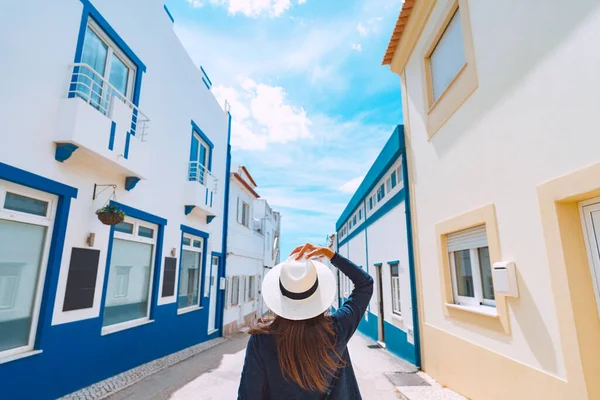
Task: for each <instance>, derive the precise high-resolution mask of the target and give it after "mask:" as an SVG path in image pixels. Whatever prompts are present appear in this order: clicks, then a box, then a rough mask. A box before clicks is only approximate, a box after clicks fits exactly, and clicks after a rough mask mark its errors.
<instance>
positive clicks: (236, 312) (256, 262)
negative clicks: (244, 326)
mask: <svg viewBox="0 0 600 400" xmlns="http://www.w3.org/2000/svg"><path fill="white" fill-rule="evenodd" d="M238 199H239V201H240V204H241V202H242V201H243V202H245V203H247V204H248V205H249V207H250V209H249V215H250V217H249V221H250V224H249V225H250V226H248V227H246V226H244V225H242V224H241V223H239V222H238V218H237V214H238ZM256 204H257V202H256V197H255V196H254V195H253V194H252V193H250V192H249V191H248V189H247V188H245V187H244V186H243V184H242V183H240V182H239V180H238V179H237V178H235V177H233V175H232V177H231V186H230V189H229V214H230V215H229V228H228V232H227V235H228V237H227V252H228V254H227V271H226V274H227V276H228V277H231V276H246V277H247V276H250V275H255V276H256V277H257V278H256V282H258V276H259V275H262V274H263V248H264V245H265V244H264V240H265V239H264V235H263V234H262V233H260V232H257V231H256V230H254V229H253V228H252V216H253V215H255V210H254V207H255V206H256ZM255 293H257V294H258V288H256V290H255ZM256 297H258V296H256ZM239 299H240V300H239V305H238V306H232V307H229V308H226V309H225V312H224V318H223V324H224V325H227V324H229V323H231V322H233V321H236V320H240V318H243V317H244V316H246V315H248V314H250V313H252V312H254V311H256V310H257V309H258V304H257V303H258V302H257V299H253V300H250V301H248V302H245V301H244V300H245V299H244V288H243V286H242V281H241V279H240V287H239Z"/></svg>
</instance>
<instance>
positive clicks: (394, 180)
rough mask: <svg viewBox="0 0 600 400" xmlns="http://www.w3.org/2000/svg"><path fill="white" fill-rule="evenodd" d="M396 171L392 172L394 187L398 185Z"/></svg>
mask: <svg viewBox="0 0 600 400" xmlns="http://www.w3.org/2000/svg"><path fill="white" fill-rule="evenodd" d="M396 183H397V182H396V171H394V172H392V189H393V188H395V187H396Z"/></svg>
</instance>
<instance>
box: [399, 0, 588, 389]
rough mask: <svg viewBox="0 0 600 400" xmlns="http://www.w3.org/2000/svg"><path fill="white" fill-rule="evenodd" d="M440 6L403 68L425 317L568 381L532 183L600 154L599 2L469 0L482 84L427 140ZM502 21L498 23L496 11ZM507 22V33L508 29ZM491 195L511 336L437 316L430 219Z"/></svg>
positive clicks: (433, 220) (436, 271)
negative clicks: (507, 275) (515, 292)
mask: <svg viewBox="0 0 600 400" xmlns="http://www.w3.org/2000/svg"><path fill="white" fill-rule="evenodd" d="M444 7H445V2H442V1H440V2H438V4H437V5H436V6H435V9H434V11H433V12H432V14H431V16H430V18H429V21H428V23H427V25H426V26H425V28H424V31H423V35H422V37H421V38H420V39H419V41H418V43H417V44H416V46H415V48H414V51H413V53H412V56H411V58H410V60H409V62H408V65H407V67H406V79H407V93H404V94H403V96H404V101H406V102H407V104H408V110H409V115H408V118H406V117H405V120H409V121H410V135H411V148H412V152H413V154H414V162H415V164H414V182H415V193H414V194H415V198H416V202H417V204H416V212H417V216H416V218H415V221H416V222H417V223H418V243H419V250H420V254H419V258H420V267H421V276H422V293H423V306H424V313H423V314H424V321H423V322H424V323H425V324H429V325H431V326H433V327H435V328H437V329H441V330H443V331H446V332H449V333H450V334H452V335H455V336H458V337H460V338H462V339H464V340H466V341H469V342H471V343H474V344H476V345H478V346H482V347H484V348H486V349H489V350H491V351H494V352H497V353H500V354H503V355H505V356H507V357H509V358H511V359H513V360H516V361H518V362H521V363H523V364H526V365H529V366H531V367H533V368H537V369H541V370H543V371H545V372H547V373H550V374H553V375H556V376H559V377H562V378H565V366H564V361H563V355H562V353H561V346H560V337H559V331H558V322H557V316H556V311H555V308H556V304H555V301H554V296H553V295H552V291H551V285H550V276H549V271H548V260H547V258H546V249H545V242H544V237H543V234H542V227H541V223H540V212H539V206H538V199H537V194H536V186H538V185H539V184H541V183H543V182H545V181H548V180H550V179H552V178H555V177H557V176H560V175H562V174H565V173H567V172H570V171H574V170H577V169H579V168H582V167H584V166H586V165H589V164H592V163H597V162H598V161H600V157H599V155H598V148H600V135H598V134H597V132H596V128H595V127H596V126H597V115H598V112H597V111H598V108H599V106H600V100H599V99H598V95H597V91H596V90H594V89H595V88H597V87H598V86H600V74H598V67H599V66H600V53H599V52H597V51H590V49H593V48H595V47H596V46H597V39H596V38H598V37H599V36H600V4H599V3H598V2H597V1H595V0H581V1H576V2H569V4H568V7H567V8H566V9H565V3H564V2H561V1H558V0H550V1H546V2H544V4H543V6H540V3H539V2H519V4H518V6H517V7H515V4H514V3H511V2H486V1H469V11H470V20H471V25H472V31H473V41H474V49H475V61H476V67H477V75H478V81H479V87H478V88H477V89H476V90H475V92H474V93H473V94H472V95H471V97H470V98H469V99H468V100H467V101H466V102H465V103H464V104H463V105H462V107H461V108H459V109H458V111H457V112H456V113H455V114H454V115H453V116H452V117H451V118H450V120H449V121H448V122H447V123H446V124H445V125H444V126H443V127H442V128H441V129H440V130H439V131H438V132H437V133H436V135H435V136H434V137H433V138H432V139H431V140H428V139H427V134H426V130H425V121H424V119H423V118H424V115H425V114H426V112H425V110H424V103H425V101H424V99H423V90H422V84H423V76H422V66H421V62H422V60H421V58H420V57H421V55H422V54H424V51H425V45H426V42H427V40H428V37H429V36H430V35H431V33H432V28H433V25H434V24H435V22H436V21H437V20H438V19H439V18H440V15H441V13H442V10H443V8H444ZM499 16H501V18H500V17H499ZM507 27H510V29H507ZM491 202H493V203H494V204H495V207H496V213H497V220H498V229H499V237H500V248H501V252H502V256H503V258H505V259H507V260H514V261H515V262H516V265H517V269H518V274H519V289H520V292H521V298H520V299H519V300H514V301H513V300H509V301H508V309H509V316H510V326H511V330H512V333H511V335H510V337H508V336H506V335H503V334H496V333H492V332H490V331H487V330H485V329H483V328H480V327H477V326H473V325H469V324H463V323H459V322H457V321H455V320H452V319H449V318H447V317H445V316H444V315H443V313H442V299H441V291H440V279H439V276H440V274H439V269H438V268H439V267H438V260H437V250H436V238H435V235H434V230H433V229H434V225H435V224H436V223H438V222H440V221H443V220H445V219H448V218H450V217H453V216H456V215H460V214H462V213H465V212H467V211H470V210H472V209H475V208H478V207H481V206H483V205H485V204H488V203H491Z"/></svg>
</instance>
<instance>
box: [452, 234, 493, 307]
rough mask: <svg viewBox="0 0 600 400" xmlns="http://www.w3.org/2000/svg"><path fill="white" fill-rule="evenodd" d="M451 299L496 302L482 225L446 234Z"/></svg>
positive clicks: (486, 303)
mask: <svg viewBox="0 0 600 400" xmlns="http://www.w3.org/2000/svg"><path fill="white" fill-rule="evenodd" d="M446 243H447V246H448V252H449V257H450V270H451V275H452V286H453V293H454V302H455V303H456V304H462V305H486V306H495V305H496V302H495V297H494V283H493V281H492V269H491V262H490V252H489V247H488V242H487V235H486V231H485V225H480V226H477V227H474V228H469V229H465V230H463V231H459V232H455V233H451V234H449V235H447V236H446Z"/></svg>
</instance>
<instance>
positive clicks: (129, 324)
mask: <svg viewBox="0 0 600 400" xmlns="http://www.w3.org/2000/svg"><path fill="white" fill-rule="evenodd" d="M123 222H126V223H128V224H133V233H132V234H129V233H124V232H118V231H116V230H115V231H114V232H113V240H114V239H120V240H126V241H130V242H136V243H144V244H150V245H152V257H151V258H150V267H149V272H148V273H149V277H150V279H149V282H148V305H147V307H146V316H145V317H142V318H137V319H133V320H131V321H125V322H120V323H118V324H114V325H108V326H103V327H102V332H101V334H102V335H108V334H111V333H114V332H119V331H122V330H125V329H130V328H134V327H136V326H139V325H143V324H146V323H149V322H152V320H151V319H150V309H151V308H152V301H153V298H152V294H153V291H152V288H153V287H154V286H153V285H154V267H155V264H156V237H157V236H158V225H156V224H153V223H151V222H146V221H143V220H140V219H137V218H132V217H128V216H126V217H125V220H124V221H123ZM140 226H143V227H146V228H149V229H152V230H153V231H154V235H153V237H152V238H147V237H144V236H139V235H138V227H140ZM111 261H112V260H109V261H108V264H109V266H110V263H111ZM109 268H110V267H109ZM109 276H110V271H109ZM104 308H106V304H105V305H104ZM104 311H105V310H101V313H102V315H104Z"/></svg>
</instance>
